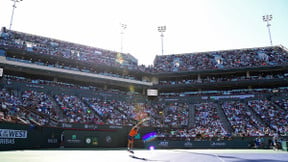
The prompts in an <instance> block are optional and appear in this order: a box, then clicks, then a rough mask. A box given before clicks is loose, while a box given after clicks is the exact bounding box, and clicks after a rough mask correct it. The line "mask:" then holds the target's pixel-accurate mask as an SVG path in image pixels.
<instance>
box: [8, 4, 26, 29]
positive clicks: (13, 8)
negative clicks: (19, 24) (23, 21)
mask: <svg viewBox="0 0 288 162" xmlns="http://www.w3.org/2000/svg"><path fill="white" fill-rule="evenodd" d="M11 1H13V2H14V3H13V6H12V15H11V19H10V26H9V30H11V27H12V22H13V16H14V10H15V8H16V3H17V2H21V1H23V0H11Z"/></svg>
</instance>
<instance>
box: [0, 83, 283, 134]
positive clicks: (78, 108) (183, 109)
mask: <svg viewBox="0 0 288 162" xmlns="http://www.w3.org/2000/svg"><path fill="white" fill-rule="evenodd" d="M17 94H18V95H17ZM0 99H1V110H0V112H1V115H0V116H1V120H6V121H12V117H13V118H14V119H13V120H21V122H22V123H26V124H31V123H32V124H37V125H51V124H50V122H51V119H52V118H53V120H54V121H55V120H56V121H57V122H60V123H62V122H65V123H90V124H101V125H103V124H107V125H127V126H132V125H133V123H135V122H134V121H135V120H136V117H137V115H139V111H137V109H138V110H141V113H145V114H146V115H148V116H150V117H151V121H150V123H148V125H146V126H156V127H160V128H161V127H162V128H169V129H174V131H171V132H170V133H172V134H170V135H174V136H177V137H193V138H196V137H197V136H198V135H200V136H201V137H205V138H213V137H219V138H220V137H224V136H225V137H226V136H229V134H230V135H233V136H266V135H272V134H273V133H274V132H279V133H280V134H285V132H287V130H288V127H287V126H288V124H287V121H288V113H287V112H286V111H284V110H285V107H281V105H283V104H286V103H285V102H284V101H285V100H283V102H282V100H281V101H280V100H275V101H274V102H275V103H277V104H278V105H279V106H277V105H276V106H275V105H273V103H272V102H270V101H268V100H262V99H257V100H256V99H255V100H249V101H248V102H247V103H246V104H247V105H246V104H245V103H243V101H242V102H240V101H226V102H224V103H222V104H220V105H219V106H220V108H222V109H223V111H224V114H225V116H226V118H227V120H228V121H229V123H230V125H231V128H232V132H229V130H227V127H225V126H224V125H223V119H221V118H220V117H219V113H220V112H219V111H217V105H218V104H219V103H218V104H217V103H214V102H202V103H198V104H192V105H188V104H187V103H183V102H170V103H164V102H160V101H159V102H156V101H155V102H151V103H150V102H149V103H134V102H128V101H121V100H111V99H105V98H101V97H99V98H95V97H77V96H74V95H69V94H59V95H54V96H53V97H51V96H50V97H49V95H48V94H46V93H44V92H40V91H35V90H25V91H23V92H17V90H7V89H5V88H2V89H1V91H0ZM52 100H54V101H55V103H56V105H55V103H54V104H53V102H52ZM57 105H58V106H57ZM247 106H248V107H247ZM193 108H194V110H195V111H194V112H193V113H192V111H191V110H192V109H193ZM250 108H251V110H250ZM56 109H58V111H56ZM252 111H255V114H256V115H257V114H258V115H259V119H257V118H256V117H255V116H254V115H253V114H252ZM61 113H63V114H62V115H61ZM192 118H194V121H192V122H191V120H190V119H192Z"/></svg>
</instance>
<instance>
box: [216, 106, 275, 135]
mask: <svg viewBox="0 0 288 162" xmlns="http://www.w3.org/2000/svg"><path fill="white" fill-rule="evenodd" d="M222 108H223V110H224V113H225V115H226V117H227V119H228V121H229V123H230V124H231V127H232V129H233V134H235V135H238V136H241V135H244V136H264V135H269V132H271V129H269V127H266V126H265V125H264V124H263V123H262V122H261V121H259V120H257V118H256V117H255V116H253V114H252V112H251V110H249V108H247V106H246V105H245V104H244V103H241V102H240V101H226V102H224V103H223V104H222ZM270 135H271V134H270Z"/></svg>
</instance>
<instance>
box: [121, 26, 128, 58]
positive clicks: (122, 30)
mask: <svg viewBox="0 0 288 162" xmlns="http://www.w3.org/2000/svg"><path fill="white" fill-rule="evenodd" d="M120 27H121V33H120V34H121V53H122V52H123V35H124V30H125V29H126V28H127V25H126V24H122V23H121V24H120Z"/></svg>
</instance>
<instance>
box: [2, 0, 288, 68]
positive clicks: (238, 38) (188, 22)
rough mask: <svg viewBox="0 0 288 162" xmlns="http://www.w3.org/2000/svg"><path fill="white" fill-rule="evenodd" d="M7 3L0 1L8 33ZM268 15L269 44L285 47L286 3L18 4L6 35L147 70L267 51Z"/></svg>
mask: <svg viewBox="0 0 288 162" xmlns="http://www.w3.org/2000/svg"><path fill="white" fill-rule="evenodd" d="M12 5H13V2H12V1H11V0H0V26H6V27H7V28H9V24H10V18H11V13H12ZM267 14H272V15H273V19H272V21H271V24H272V26H271V34H272V40H273V45H279V44H282V45H284V46H285V47H287V48H288V0H81V1H80V0H23V1H21V2H19V3H17V8H16V10H15V14H14V19H13V24H12V30H16V31H21V32H26V33H31V34H36V35H41V36H47V37H51V38H56V39H60V40H65V41H70V42H75V43H80V44H85V45H90V46H95V47H99V48H104V49H110V50H114V51H120V49H121V35H120V32H121V28H120V24H121V23H124V24H127V28H126V30H125V31H124V34H123V52H124V53H130V54H132V55H133V56H135V57H136V58H137V59H138V62H139V64H145V65H151V64H153V60H154V58H155V56H156V55H161V39H160V33H159V32H158V30H157V27H158V26H162V25H165V26H166V27H167V30H166V32H165V33H164V54H179V53H191V52H205V51H215V50H226V49H238V48H251V47H262V46H269V45H270V42H269V36H268V31H267V27H266V23H265V22H263V20H262V16H263V15H267Z"/></svg>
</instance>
